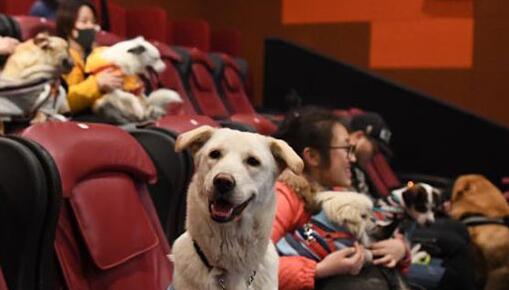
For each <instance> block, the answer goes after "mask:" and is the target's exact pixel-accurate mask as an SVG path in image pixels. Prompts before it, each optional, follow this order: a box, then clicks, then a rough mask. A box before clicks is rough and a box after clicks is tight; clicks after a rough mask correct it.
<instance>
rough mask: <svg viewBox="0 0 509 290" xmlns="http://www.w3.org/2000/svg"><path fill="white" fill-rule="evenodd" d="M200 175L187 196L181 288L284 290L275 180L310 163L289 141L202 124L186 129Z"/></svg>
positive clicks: (177, 276) (176, 250) (183, 139)
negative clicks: (274, 238) (275, 232)
mask: <svg viewBox="0 0 509 290" xmlns="http://www.w3.org/2000/svg"><path fill="white" fill-rule="evenodd" d="M184 149H190V150H191V151H192V152H193V155H194V162H195V168H196V171H195V175H194V177H193V179H192V182H191V184H190V186H189V190H188V195H187V220H186V227H187V232H185V233H184V234H183V235H181V236H180V237H179V238H178V239H177V240H176V241H175V243H174V245H173V248H172V251H173V252H172V259H173V261H174V266H175V268H174V269H175V273H174V276H173V283H174V284H173V287H174V288H175V289H176V290H217V289H219V290H222V289H228V290H245V289H257V290H276V289H277V288H278V255H277V253H276V251H275V248H274V246H273V244H272V243H271V242H270V235H271V232H272V223H273V219H274V215H275V207H276V197H275V194H274V182H275V180H276V177H277V176H278V174H279V172H281V170H283V169H284V168H286V167H288V168H289V169H290V170H292V171H294V172H296V173H299V172H300V171H301V170H302V168H303V162H302V160H301V159H300V158H299V156H298V155H297V154H296V153H295V152H294V151H293V150H292V149H291V148H290V147H289V146H288V145H287V144H286V143H285V142H283V141H281V140H277V139H274V138H271V137H266V136H262V135H258V134H254V133H246V132H239V131H235V130H231V129H213V128H211V127H209V126H202V127H199V128H197V129H194V130H192V131H189V132H187V133H184V134H181V135H180V136H179V137H178V139H177V143H176V150H177V151H181V150H184Z"/></svg>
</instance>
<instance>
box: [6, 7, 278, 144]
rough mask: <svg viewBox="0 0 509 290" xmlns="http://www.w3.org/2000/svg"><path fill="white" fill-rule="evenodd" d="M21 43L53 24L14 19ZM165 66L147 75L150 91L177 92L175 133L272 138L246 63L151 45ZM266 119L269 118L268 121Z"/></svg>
mask: <svg viewBox="0 0 509 290" xmlns="http://www.w3.org/2000/svg"><path fill="white" fill-rule="evenodd" d="M15 19H16V21H17V22H18V23H19V24H20V30H21V34H22V35H23V37H24V38H25V39H28V38H30V37H33V36H34V35H35V34H36V33H38V32H40V31H49V32H50V33H52V32H54V29H55V28H54V23H53V22H51V21H48V20H46V19H41V18H38V17H30V16H16V17H15ZM121 40H123V38H122V37H120V36H118V35H115V34H113V33H108V32H104V31H102V32H100V33H99V34H98V35H97V42H98V44H99V45H113V44H115V43H117V42H119V41H121ZM153 44H154V45H155V46H156V47H157V48H158V49H159V51H160V53H161V56H162V59H163V61H164V62H165V64H166V66H167V68H166V70H165V71H164V72H163V73H161V74H160V75H152V76H151V79H150V80H149V82H148V83H149V85H150V87H151V88H152V89H156V88H160V87H165V88H170V89H174V90H176V91H177V92H178V93H179V94H180V96H181V97H182V99H183V105H182V106H180V107H179V108H173V110H170V112H169V114H170V115H171V116H173V123H174V124H175V127H176V128H175V131H179V132H181V131H182V130H187V129H190V128H192V127H196V126H198V125H202V124H209V125H213V126H219V125H223V126H228V127H233V128H237V129H244V130H254V131H257V132H259V133H261V134H272V133H273V132H274V131H275V130H276V125H275V123H274V121H277V120H276V119H277V118H276V117H267V116H263V115H261V114H258V113H257V112H256V111H255V110H254V108H253V106H252V104H251V102H250V100H249V97H248V94H247V91H246V80H247V79H248V77H247V73H246V70H245V69H243V68H245V62H244V61H243V60H242V59H238V58H234V57H232V56H230V55H228V54H225V53H206V52H203V51H201V50H199V49H198V48H196V47H181V46H169V45H167V44H165V43H162V42H159V41H153ZM269 118H272V120H271V119H269Z"/></svg>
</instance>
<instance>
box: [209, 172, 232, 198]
mask: <svg viewBox="0 0 509 290" xmlns="http://www.w3.org/2000/svg"><path fill="white" fill-rule="evenodd" d="M234 187H235V179H234V178H233V176H232V175H230V174H227V173H219V174H218V175H216V176H215V177H214V188H215V189H216V191H217V192H218V193H219V194H227V193H229V192H230V191H232V190H233V188H234Z"/></svg>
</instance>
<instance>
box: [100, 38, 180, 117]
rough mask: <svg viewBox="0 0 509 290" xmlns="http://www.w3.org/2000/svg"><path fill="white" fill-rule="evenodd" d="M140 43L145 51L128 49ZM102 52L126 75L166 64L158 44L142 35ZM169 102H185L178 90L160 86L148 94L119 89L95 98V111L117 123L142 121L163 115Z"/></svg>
mask: <svg viewBox="0 0 509 290" xmlns="http://www.w3.org/2000/svg"><path fill="white" fill-rule="evenodd" d="M137 47H143V48H144V51H143V52H141V53H132V52H129V50H131V49H135V48H137ZM101 56H102V57H103V58H104V59H105V60H107V61H108V62H109V63H111V64H114V65H116V66H118V67H119V68H120V69H121V70H122V72H123V73H124V74H125V75H138V74H147V68H149V67H151V68H153V69H154V70H155V71H156V72H158V73H160V72H162V71H164V69H165V68H166V65H165V64H164V62H163V61H162V60H161V55H160V54H159V51H158V50H157V48H156V47H155V46H154V45H152V44H151V43H150V42H148V41H146V40H145V39H144V38H143V37H141V36H140V37H137V38H134V39H130V40H126V41H122V42H119V43H117V44H115V45H113V46H111V47H109V48H107V49H105V50H104V51H103V52H101ZM170 103H182V99H181V98H180V96H179V94H178V93H177V92H176V91H173V90H169V89H159V90H155V91H154V92H152V93H151V94H150V96H149V97H148V98H146V97H145V96H143V95H141V96H136V95H133V94H131V93H129V92H125V91H122V90H120V89H117V90H114V91H113V92H111V93H109V94H106V95H104V96H103V97H102V98H101V99H99V100H98V101H96V102H95V103H94V106H93V109H94V112H95V113H96V114H99V115H102V116H103V117H105V118H107V119H110V120H112V121H115V122H117V123H129V122H143V121H147V120H153V119H157V118H160V117H162V116H164V115H165V114H166V107H167V106H168V105H169V104H170Z"/></svg>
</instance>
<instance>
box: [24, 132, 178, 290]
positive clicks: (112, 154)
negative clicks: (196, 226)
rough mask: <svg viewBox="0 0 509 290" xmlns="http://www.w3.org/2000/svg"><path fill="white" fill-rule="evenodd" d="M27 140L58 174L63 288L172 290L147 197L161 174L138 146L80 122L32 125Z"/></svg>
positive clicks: (122, 135)
mask: <svg viewBox="0 0 509 290" xmlns="http://www.w3.org/2000/svg"><path fill="white" fill-rule="evenodd" d="M69 136H72V138H69ZM23 137H25V138H28V139H31V140H33V141H35V142H37V143H38V144H40V145H41V146H42V147H44V149H46V151H48V153H49V154H50V155H51V156H52V158H53V159H54V161H55V164H56V166H57V168H58V171H59V174H60V179H61V183H62V194H63V199H64V200H63V204H62V208H61V211H60V217H59V220H58V227H57V232H56V239H55V251H56V253H57V258H58V261H59V263H60V267H61V271H62V277H63V279H64V283H65V286H64V287H63V288H65V289H82V290H95V289H102V290H138V289H144V290H161V289H167V287H168V285H169V284H170V283H171V277H172V265H171V263H170V261H169V259H168V257H167V254H169V251H170V249H169V246H168V243H167V242H166V239H165V235H164V233H163V231H162V229H161V226H160V224H159V222H158V217H157V214H156V212H155V209H154V206H153V204H152V202H151V199H150V196H149V194H148V191H147V183H151V182H155V179H156V170H155V168H154V165H153V164H152V162H151V160H150V158H149V157H148V155H147V154H146V152H145V151H144V150H143V148H142V147H141V145H139V144H138V143H137V142H136V140H135V139H133V137H131V136H130V135H129V134H128V133H127V132H125V131H123V130H121V129H120V128H117V127H114V126H109V125H104V124H85V123H75V122H65V123H60V122H47V123H44V124H38V125H34V126H32V127H29V128H28V129H26V130H25V131H24V132H23Z"/></svg>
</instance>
